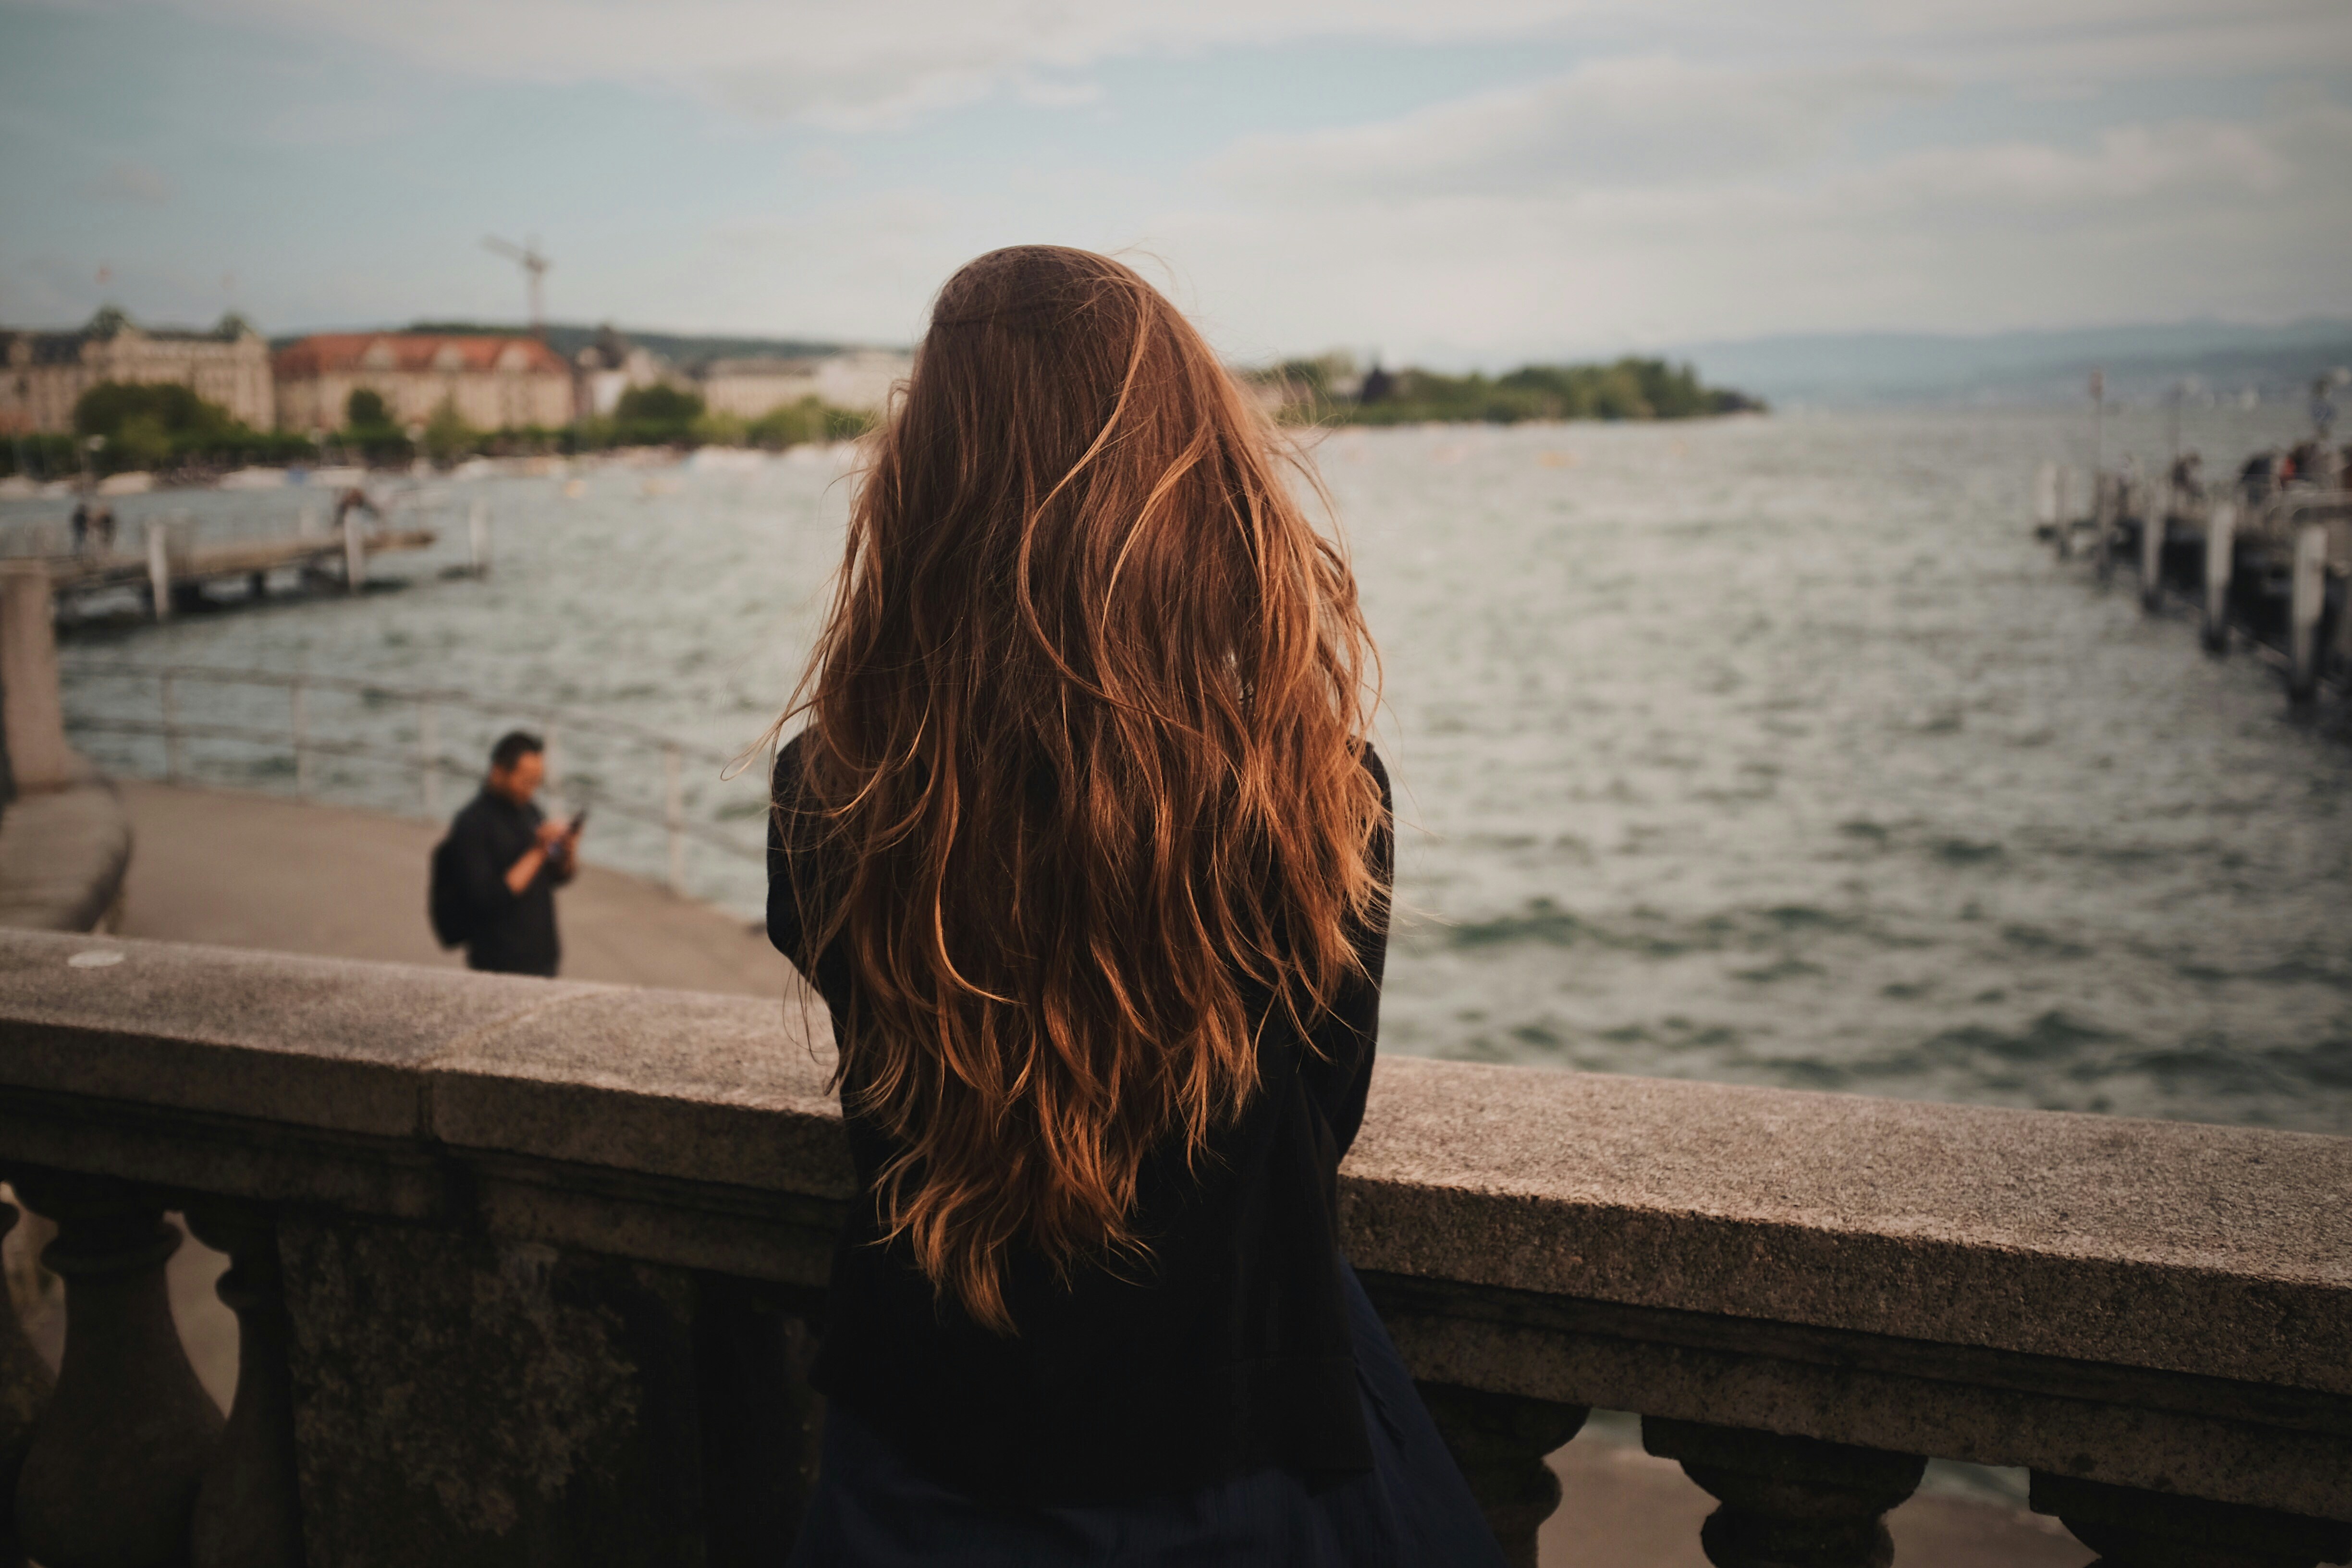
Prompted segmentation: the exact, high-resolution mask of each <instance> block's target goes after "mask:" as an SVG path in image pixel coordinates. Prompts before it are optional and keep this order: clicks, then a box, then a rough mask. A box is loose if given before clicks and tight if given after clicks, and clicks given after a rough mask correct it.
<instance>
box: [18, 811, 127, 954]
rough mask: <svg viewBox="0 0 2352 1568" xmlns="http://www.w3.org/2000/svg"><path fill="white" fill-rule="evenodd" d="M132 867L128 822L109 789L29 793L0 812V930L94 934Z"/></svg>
mask: <svg viewBox="0 0 2352 1568" xmlns="http://www.w3.org/2000/svg"><path fill="white" fill-rule="evenodd" d="M130 868H131V818H130V816H128V814H126V813H125V812H124V811H123V809H122V802H121V800H120V799H118V798H117V797H116V795H115V793H114V786H113V785H111V784H108V783H106V782H105V781H104V780H102V779H89V780H84V781H81V782H79V783H74V784H66V785H64V786H63V787H61V788H56V789H40V790H28V791H26V793H25V794H23V795H18V796H17V797H16V799H15V800H13V801H11V802H10V803H9V804H8V807H7V809H6V811H5V812H0V927H10V928H15V929H18V930H26V931H95V930H97V929H98V928H99V927H100V925H101V924H107V923H110V922H111V921H112V919H113V917H114V916H115V915H116V913H117V912H118V905H119V900H121V895H122V879H123V875H124V873H126V872H127V871H128V870H129V869H130Z"/></svg>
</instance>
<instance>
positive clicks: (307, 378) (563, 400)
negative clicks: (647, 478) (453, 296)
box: [273, 332, 574, 433]
mask: <svg viewBox="0 0 2352 1568" xmlns="http://www.w3.org/2000/svg"><path fill="white" fill-rule="evenodd" d="M273 369H274V371H275V373H276V376H277V385H278V423H279V424H281V425H283V426H285V427H286V428H287V429H289V430H307V431H311V432H314V433H315V432H324V431H328V430H338V429H341V427H342V426H344V424H345V423H346V422H347V420H348V411H349V409H350V406H351V397H352V393H354V392H359V391H362V390H365V391H369V392H373V393H374V394H375V395H377V396H379V397H381V398H383V404H384V408H385V410H386V411H387V413H388V414H389V415H390V416H391V420H392V423H393V424H394V425H395V426H410V425H422V424H424V423H425V422H426V421H427V420H429V419H431V418H432V417H433V416H434V414H435V412H436V411H437V410H438V409H439V408H440V407H441V405H443V404H444V403H447V404H449V405H452V406H454V407H455V408H456V409H457V415H458V417H460V418H461V419H463V420H465V422H466V423H467V424H468V425H471V426H474V427H475V428H477V429H480V430H510V429H518V428H520V427H523V426H539V427H540V428H542V429H554V428H557V427H560V426H565V425H569V424H570V423H572V416H573V409H574V405H573V390H572V367H571V366H570V365H569V364H567V363H564V360H563V357H562V355H561V354H559V353H556V352H555V351H554V350H552V349H551V348H549V347H548V346H547V345H546V344H545V343H542V342H540V341H539V340H537V339H536V338H509V337H491V336H487V335H485V336H456V335H450V334H442V333H433V332H320V333H316V334H314V335H312V336H310V337H307V338H303V339H301V340H299V342H295V343H293V344H291V345H289V347H287V348H283V349H280V350H279V351H278V353H277V355H276V357H275V360H274V363H273Z"/></svg>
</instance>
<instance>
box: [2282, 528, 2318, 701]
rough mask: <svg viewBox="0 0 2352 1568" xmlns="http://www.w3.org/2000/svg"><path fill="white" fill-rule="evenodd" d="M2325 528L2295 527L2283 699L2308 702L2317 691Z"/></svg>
mask: <svg viewBox="0 0 2352 1568" xmlns="http://www.w3.org/2000/svg"><path fill="white" fill-rule="evenodd" d="M2326 595H2327V530H2326V528H2325V527H2323V526H2322V525H2321V524H2319V523H2315V522H2306V523H2305V524H2304V525H2303V526H2302V527H2301V528H2299V529H2297V530H2295V534H2294V591H2293V595H2292V596H2291V597H2290V598H2289V599H2288V601H2287V617H2286V625H2287V633H2286V647H2287V658H2288V660H2289V663H2288V667H2287V677H2286V695H2287V700H2289V701H2292V702H2308V701H2310V700H2312V698H2314V697H2315V696H2316V695H2318V692H2319V613H2320V611H2321V609H2322V608H2323V607H2324V606H2325V605H2326V602H2327V599H2326Z"/></svg>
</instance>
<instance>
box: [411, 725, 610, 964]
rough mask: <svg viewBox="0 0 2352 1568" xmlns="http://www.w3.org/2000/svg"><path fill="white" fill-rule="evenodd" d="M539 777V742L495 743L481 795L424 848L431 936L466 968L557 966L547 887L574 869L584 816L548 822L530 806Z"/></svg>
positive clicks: (526, 736)
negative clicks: (460, 955)
mask: <svg viewBox="0 0 2352 1568" xmlns="http://www.w3.org/2000/svg"><path fill="white" fill-rule="evenodd" d="M546 778H547V747H546V745H545V743H544V742H541V740H540V738H539V737H538V736H536V735H533V734H530V733H529V732H527V731H521V730H517V731H513V732H512V733H510V734H508V735H506V736H504V737H502V738H501V739H500V740H499V743H498V744H497V746H495V747H493V748H492V749H491V752H490V772H489V776H488V778H486V779H485V780H483V782H482V788H481V793H480V794H478V795H475V796H474V798H473V799H472V800H471V801H469V802H467V805H466V808H465V809H464V810H463V811H460V812H459V813H458V814H457V817H456V819H455V820H454V821H452V822H451V823H450V824H449V837H446V838H444V839H443V840H442V841H441V843H440V845H439V846H438V847H436V848H435V849H434V851H433V889H432V897H431V914H432V918H433V931H434V934H435V935H436V936H437V937H439V938H440V939H441V944H442V945H443V946H444V947H458V946H463V947H464V948H465V950H466V964H467V967H468V968H470V969H487V970H493V971H496V972H498V973H503V974H543V975H547V976H549V977H551V978H552V977H553V975H554V973H555V971H556V966H557V965H558V963H560V962H561V961H562V955H563V950H562V943H561V942H558V941H557V939H556V934H555V889H558V888H560V887H562V886H563V885H564V884H565V883H566V882H569V881H570V880H572V875H573V873H574V872H576V871H577V870H578V868H579V847H580V828H581V826H582V824H583V822H585V821H586V819H587V816H588V814H587V813H586V812H584V811H583V812H582V813H581V814H580V815H579V816H575V817H573V818H572V821H571V822H570V823H568V824H565V823H555V822H550V821H548V820H547V819H546V817H545V816H544V815H543V814H541V811H540V809H539V807H538V806H537V805H533V804H532V803H531V797H532V796H533V795H537V794H538V793H539V786H540V785H541V784H542V783H544V782H545V780H546Z"/></svg>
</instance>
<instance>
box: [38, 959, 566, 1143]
mask: <svg viewBox="0 0 2352 1568" xmlns="http://www.w3.org/2000/svg"><path fill="white" fill-rule="evenodd" d="M100 951H104V952H120V953H121V962H119V963H111V964H109V965H106V966H104V967H97V968H80V967H77V966H75V965H74V964H73V963H71V960H72V959H73V957H74V956H75V955H76V954H78V953H85V952H100ZM604 989H606V988H604V987H598V986H590V985H575V984H565V983H562V982H556V981H546V980H533V979H528V978H522V977H518V976H513V975H491V974H472V973H452V972H450V971H446V970H437V969H415V968H409V967H406V966H404V965H399V964H390V963H352V962H346V961H342V960H338V959H323V958H294V957H289V956H287V955H284V954H280V953H260V952H237V951H235V950H232V949H228V948H212V947H197V946H193V945H183V944H180V943H173V942H120V941H114V940H110V939H100V938H77V937H71V936H57V935H50V934H47V933H42V932H32V931H6V932H0V994H5V996H6V998H7V1001H6V1003H5V1018H0V1085H8V1086H14V1087H17V1088H22V1089H47V1090H56V1091H60V1092H65V1093H70V1094H76V1095H86V1096H94V1097H97V1098H100V1099H106V1100H127V1101H130V1102H132V1103H134V1104H146V1105H156V1106H168V1107H171V1108H173V1110H195V1111H217V1112H222V1113H226V1114H231V1115H236V1116H244V1117H250V1118H256V1119H259V1120H266V1121H284V1122H289V1123H294V1124H298V1125H299V1126H302V1127H304V1128H309V1129H315V1130H320V1131H333V1132H359V1133H374V1134H381V1135H385V1136H393V1137H404V1138H414V1137H416V1136H417V1135H419V1134H420V1133H421V1132H423V1131H424V1130H425V1125H426V1123H425V1114H426V1112H425V1100H424V1090H425V1070H426V1069H427V1068H429V1066H430V1065H431V1064H432V1062H433V1061H434V1059H435V1058H437V1057H442V1056H446V1055H447V1054H449V1053H451V1052H454V1051H457V1050H459V1049H461V1048H462V1047H463V1046H464V1045H465V1043H466V1041H467V1039H468V1038H469V1037H472V1036H475V1035H477V1034H479V1033H481V1032H483V1031H485V1030H488V1029H489V1028H491V1027H493V1026H497V1025H499V1024H503V1023H509V1022H512V1021H514V1020H516V1019H518V1018H520V1017H523V1016H528V1015H530V1014H531V1013H533V1012H536V1011H540V1010H541V1009H544V1008H549V1007H557V1006H561V1005H563V1004H564V1003H565V1002H568V1001H571V1000H572V999H574V998H577V997H580V996H583V995H589V994H595V993H596V992H598V991H600V990H604Z"/></svg>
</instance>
